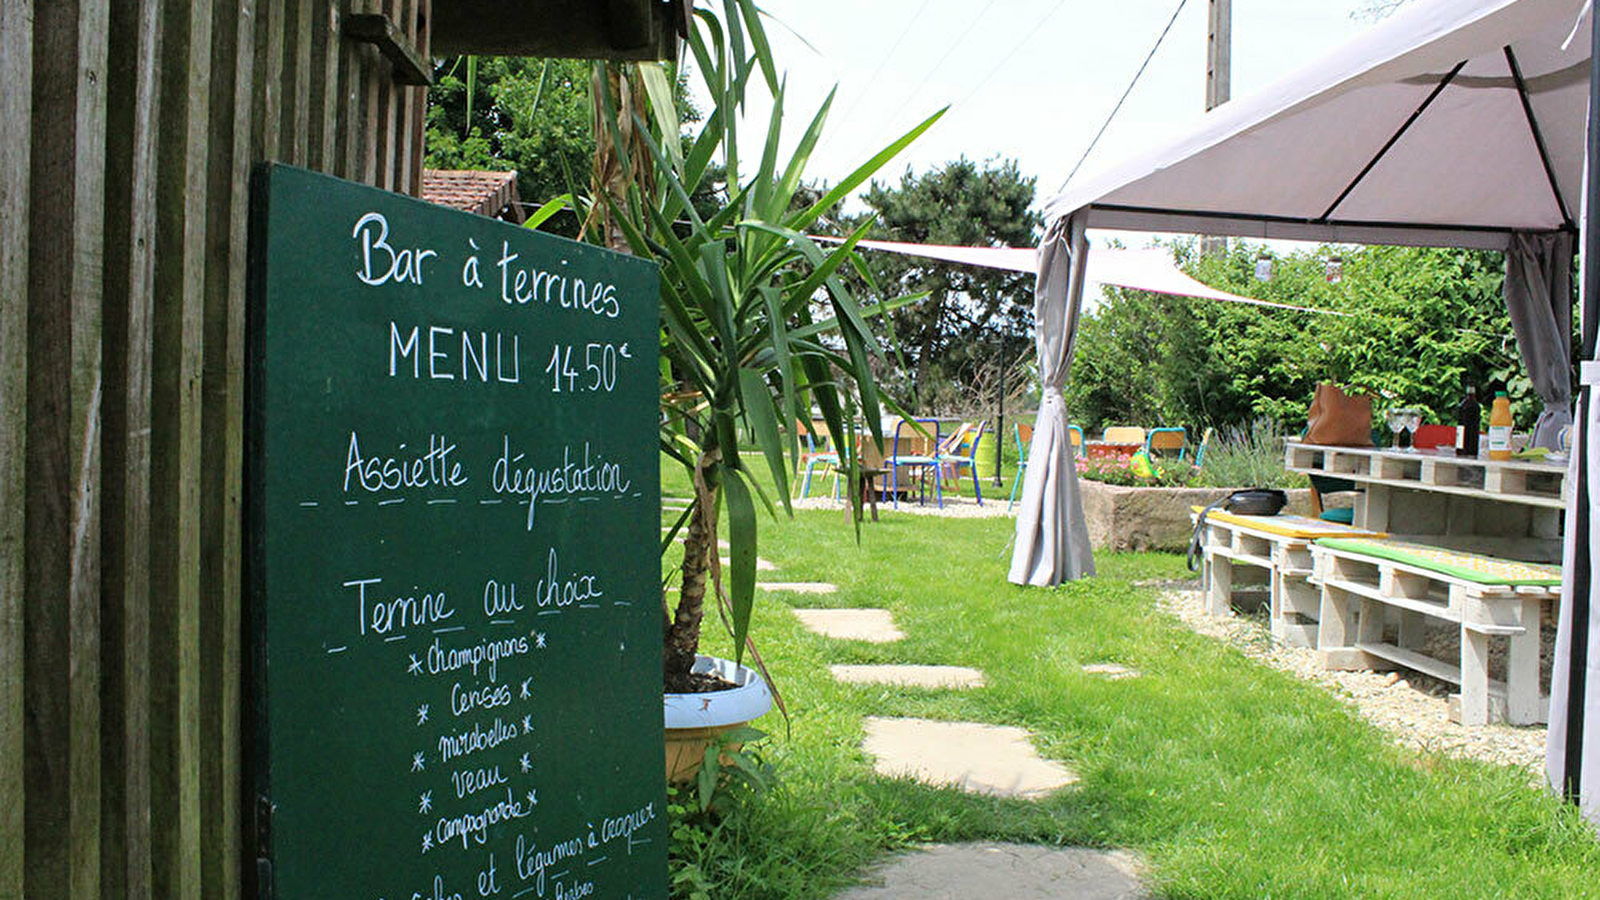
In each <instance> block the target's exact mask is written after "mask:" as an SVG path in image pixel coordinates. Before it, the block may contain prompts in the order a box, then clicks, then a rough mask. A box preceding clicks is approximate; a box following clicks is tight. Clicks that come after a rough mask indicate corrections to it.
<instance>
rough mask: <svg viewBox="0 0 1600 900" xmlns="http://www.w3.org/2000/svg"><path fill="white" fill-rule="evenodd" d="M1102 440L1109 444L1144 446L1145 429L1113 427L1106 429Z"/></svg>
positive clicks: (1131, 426) (1135, 426) (1132, 426)
mask: <svg viewBox="0 0 1600 900" xmlns="http://www.w3.org/2000/svg"><path fill="white" fill-rule="evenodd" d="M1100 440H1101V441H1103V442H1104V443H1107V444H1142V443H1144V429H1143V428H1140V427H1139V426H1137V425H1112V426H1109V427H1108V428H1106V430H1105V434H1103V435H1101V436H1100Z"/></svg>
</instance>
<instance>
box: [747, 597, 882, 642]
mask: <svg viewBox="0 0 1600 900" xmlns="http://www.w3.org/2000/svg"><path fill="white" fill-rule="evenodd" d="M769 587H770V585H769ZM794 614H795V616H796V617H798V618H799V619H800V624H802V625H804V626H805V627H806V628H807V629H809V630H811V631H813V632H815V633H817V634H820V635H822V636H823V637H831V638H837V639H838V640H841V641H866V642H868V643H872V644H887V643H889V642H891V641H898V640H900V639H901V638H903V637H905V635H904V634H902V633H901V632H900V629H898V628H896V627H894V617H893V616H891V615H889V611H888V610H887V609H797V610H795V611H794Z"/></svg>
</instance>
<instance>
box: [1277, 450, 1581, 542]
mask: <svg viewBox="0 0 1600 900" xmlns="http://www.w3.org/2000/svg"><path fill="white" fill-rule="evenodd" d="M1284 468H1286V469H1288V470H1289V471H1292V472H1300V473H1303V474H1306V475H1322V476H1326V477H1329V478H1341V479H1345V480H1347V481H1353V482H1355V483H1356V484H1357V485H1358V486H1360V488H1361V489H1362V490H1361V499H1360V500H1358V501H1357V503H1356V508H1355V524H1356V526H1357V527H1361V528H1367V529H1371V530H1373V531H1387V532H1391V533H1401V534H1405V535H1416V536H1429V537H1440V536H1442V537H1444V538H1447V539H1448V538H1456V539H1457V540H1453V541H1447V542H1448V543H1453V544H1456V545H1458V546H1459V547H1460V548H1461V549H1472V550H1476V551H1477V552H1482V553H1489V554H1491V555H1495V556H1503V557H1507V558H1510V559H1521V560H1528V561H1536V562H1559V561H1560V558H1561V547H1560V544H1561V523H1562V514H1563V511H1564V510H1565V509H1566V499H1565V498H1566V474H1567V468H1566V464H1565V462H1564V461H1563V462H1560V463H1553V462H1544V461H1542V460H1531V459H1511V460H1491V459H1489V458H1488V457H1487V455H1486V454H1483V455H1480V456H1478V457H1476V458H1469V457H1458V456H1456V455H1455V453H1454V451H1453V450H1446V451H1445V452H1430V451H1426V450H1424V451H1418V452H1413V451H1408V450H1396V449H1392V448H1377V447H1330V446H1325V445H1320V444H1308V443H1304V442H1301V441H1288V442H1286V447H1285V451H1284Z"/></svg>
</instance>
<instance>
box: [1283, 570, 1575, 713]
mask: <svg viewBox="0 0 1600 900" xmlns="http://www.w3.org/2000/svg"><path fill="white" fill-rule="evenodd" d="M1311 555H1312V561H1313V562H1312V569H1313V573H1312V576H1311V579H1310V580H1311V582H1312V583H1313V584H1316V585H1317V586H1318V587H1319V588H1320V590H1321V611H1320V615H1319V623H1320V624H1319V628H1318V633H1317V649H1318V651H1319V655H1320V656H1321V658H1322V664H1323V666H1324V667H1326V668H1329V669H1392V668H1396V667H1402V666H1403V667H1405V668H1407V669H1413V670H1415V671H1418V672H1422V673H1424V674H1427V675H1431V676H1433V677H1435V678H1438V679H1440V680H1443V681H1448V682H1452V683H1454V684H1456V685H1459V686H1460V688H1461V693H1460V695H1459V701H1458V705H1457V706H1455V707H1454V708H1453V709H1452V713H1453V714H1454V715H1456V716H1458V717H1459V720H1460V721H1461V723H1462V724H1465V725H1483V724H1487V723H1489V722H1497V721H1505V722H1509V723H1510V724H1513V725H1530V724H1533V723H1535V722H1546V721H1548V720H1549V699H1548V698H1547V697H1542V696H1541V695H1540V690H1539V625H1540V614H1541V611H1542V605H1543V604H1545V603H1549V602H1553V601H1554V600H1555V599H1556V598H1558V597H1559V596H1560V591H1561V587H1560V584H1561V571H1560V570H1559V569H1557V568H1554V567H1551V566H1540V565H1532V564H1527V563H1518V562H1513V561H1510V560H1501V559H1494V558H1491V557H1485V556H1480V555H1476V554H1464V553H1458V552H1454V551H1450V550H1445V549H1442V548H1438V547H1429V546H1423V545H1419V544H1409V543H1404V542H1399V541H1378V540H1371V539H1365V538H1322V539H1319V540H1318V541H1316V542H1315V543H1314V544H1313V545H1312V547H1311ZM1389 610H1395V611H1397V612H1398V618H1399V627H1398V629H1397V632H1396V634H1395V639H1394V640H1392V641H1391V640H1388V639H1387V635H1386V634H1385V623H1386V619H1387V618H1388V611H1389ZM1429 617H1431V618H1434V619H1439V620H1443V621H1445V622H1449V623H1452V624H1455V625H1457V626H1459V627H1460V631H1461V653H1460V660H1459V663H1451V662H1449V661H1446V660H1441V659H1438V658H1436V657H1433V656H1429V655H1428V654H1426V653H1425V652H1423V646H1422V645H1423V636H1424V621H1425V618H1429ZM1491 639H1503V640H1505V641H1506V642H1507V643H1508V645H1509V646H1508V648H1507V657H1506V678H1505V680H1504V681H1499V680H1491V679H1490V678H1489V648H1490V640H1491Z"/></svg>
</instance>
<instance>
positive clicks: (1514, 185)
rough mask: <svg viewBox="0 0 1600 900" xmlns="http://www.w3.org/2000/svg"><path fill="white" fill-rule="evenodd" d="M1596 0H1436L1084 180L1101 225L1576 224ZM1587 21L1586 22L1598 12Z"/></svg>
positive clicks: (1063, 207) (1353, 234) (1429, 230)
mask: <svg viewBox="0 0 1600 900" xmlns="http://www.w3.org/2000/svg"><path fill="white" fill-rule="evenodd" d="M1583 7H1584V0H1423V2H1418V3H1416V4H1413V5H1409V6H1407V7H1404V8H1402V9H1401V10H1400V11H1399V12H1397V13H1396V14H1395V15H1394V16H1392V17H1390V18H1389V19H1387V20H1385V21H1384V22H1382V23H1380V24H1378V25H1376V26H1374V27H1373V28H1372V29H1371V30H1370V31H1369V32H1368V33H1366V34H1364V35H1362V36H1361V37H1360V38H1359V39H1357V40H1355V41H1352V42H1351V43H1349V44H1347V45H1345V46H1343V47H1341V48H1339V49H1337V50H1336V51H1334V52H1333V53H1331V54H1329V55H1328V56H1326V57H1324V58H1322V59H1320V60H1317V61H1316V62H1313V63H1311V64H1309V65H1307V66H1306V67H1304V68H1302V69H1300V70H1299V71H1297V72H1295V73H1294V74H1292V75H1290V76H1288V77H1286V78H1284V79H1282V80H1280V81H1278V82H1276V83H1274V84H1272V85H1270V86H1268V87H1267V88H1265V89H1264V90H1261V91H1259V92H1256V93H1254V94H1252V95H1249V96H1246V97H1242V98H1240V99H1237V100H1233V101H1231V102H1229V103H1226V104H1223V105H1222V106H1220V107H1218V108H1216V109H1215V110H1212V111H1211V112H1210V113H1208V114H1206V115H1205V116H1204V117H1203V118H1202V119H1201V120H1200V121H1199V122H1198V123H1197V124H1196V126H1195V127H1193V128H1192V129H1190V130H1188V131H1186V132H1180V136H1179V137H1178V138H1177V139H1176V140H1172V141H1169V142H1166V143H1165V144H1164V145H1160V146H1159V147H1158V149H1156V150H1154V151H1152V152H1151V153H1149V154H1147V155H1145V156H1141V157H1138V158H1133V159H1128V160H1126V161H1120V162H1118V163H1116V164H1114V165H1111V166H1110V167H1108V168H1105V169H1103V170H1101V171H1100V172H1099V173H1097V174H1094V175H1091V176H1088V177H1084V178H1082V179H1080V180H1078V181H1075V182H1073V183H1071V184H1070V185H1069V186H1067V187H1066V189H1065V190H1064V191H1063V192H1062V193H1061V194H1060V195H1058V196H1056V197H1055V198H1053V199H1052V200H1051V201H1050V202H1049V203H1048V205H1047V207H1046V218H1047V219H1054V218H1057V217H1060V216H1064V215H1066V214H1068V213H1070V212H1072V211H1074V210H1077V209H1082V208H1087V209H1088V225H1089V227H1091V228H1123V229H1132V230H1139V231H1177V232H1186V233H1204V234H1219V235H1220V234H1226V235H1237V236H1247V237H1258V238H1289V239H1302V240H1320V241H1338V242H1350V243H1392V244H1420V245H1439V246H1465V247H1480V248H1484V249H1502V248H1504V247H1505V246H1506V243H1507V240H1508V238H1507V235H1508V233H1509V232H1511V231H1519V230H1520V231H1553V230H1558V229H1564V230H1571V229H1573V228H1574V227H1575V226H1574V222H1575V220H1576V217H1577V215H1578V211H1579V205H1580V204H1579V194H1580V192H1581V189H1582V181H1583V147H1584V114H1585V110H1586V109H1587V104H1588V59H1589V43H1588V41H1587V39H1586V38H1587V31H1586V30H1585V31H1584V32H1581V33H1580V34H1579V36H1578V38H1577V39H1575V40H1572V41H1571V42H1568V40H1567V38H1568V36H1569V35H1571V34H1572V32H1573V29H1574V26H1575V25H1576V24H1578V19H1579V15H1580V13H1581V12H1582V10H1583ZM1584 24H1587V19H1585V23H1584Z"/></svg>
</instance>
